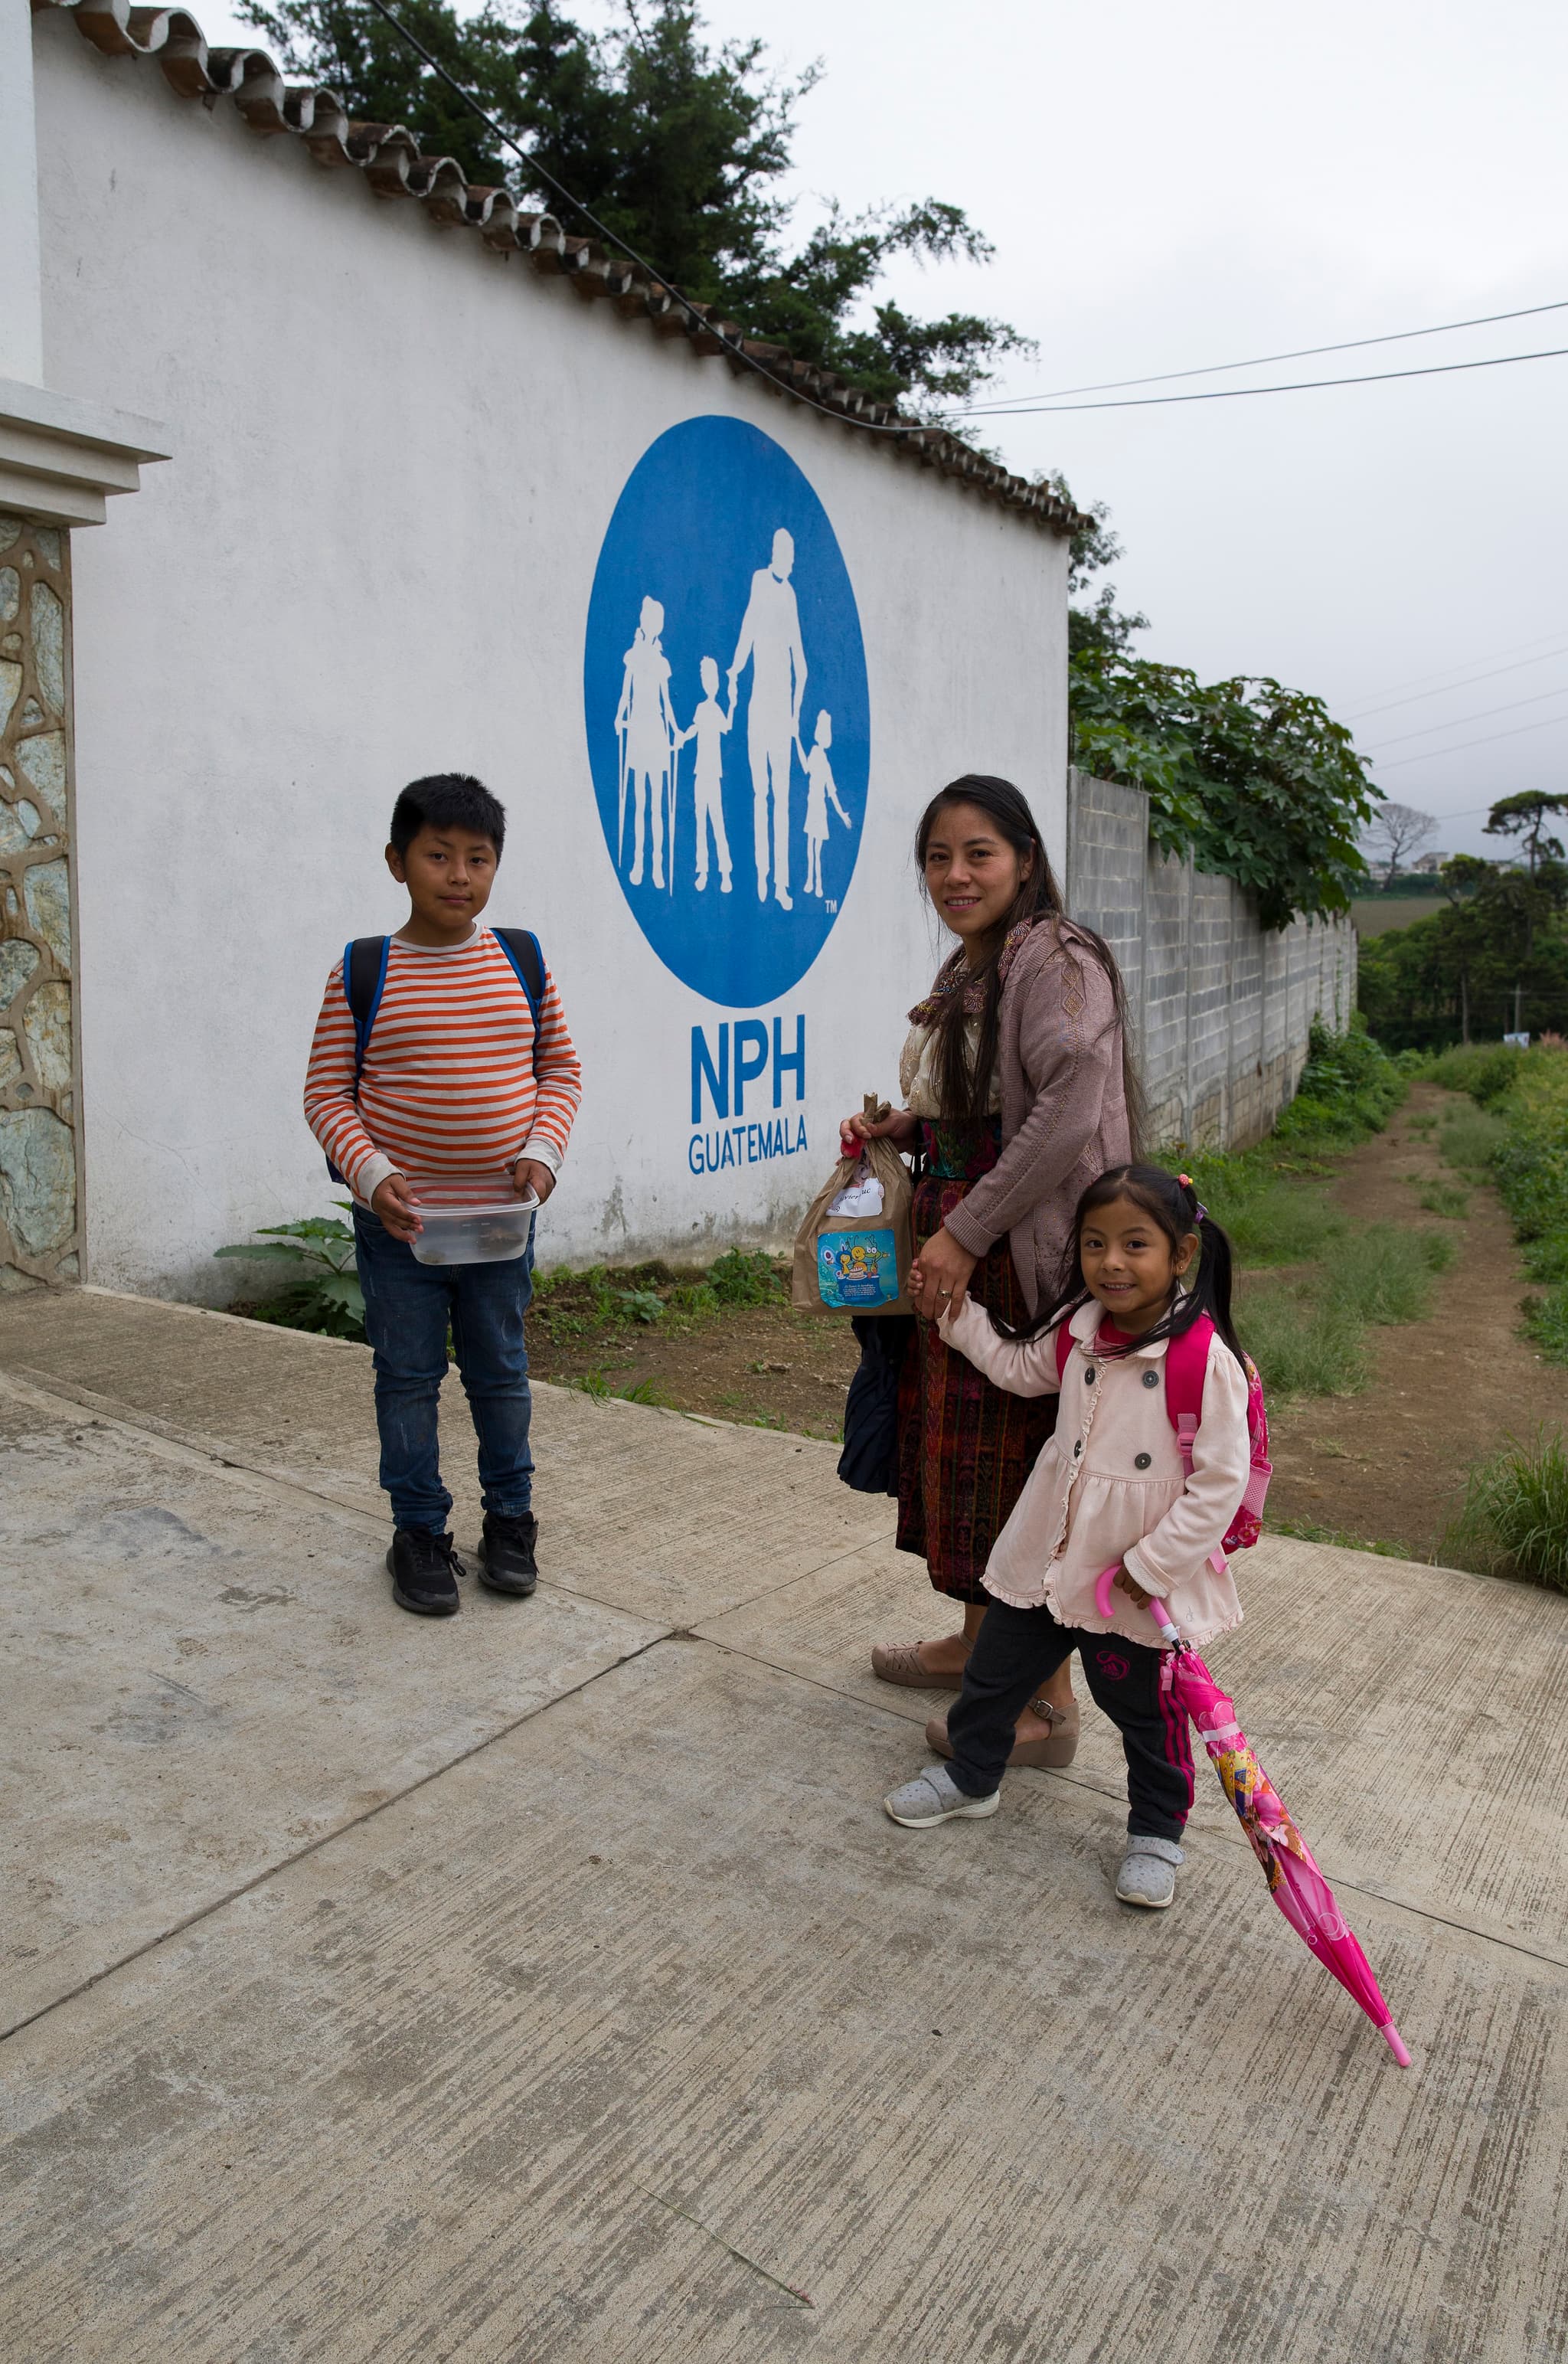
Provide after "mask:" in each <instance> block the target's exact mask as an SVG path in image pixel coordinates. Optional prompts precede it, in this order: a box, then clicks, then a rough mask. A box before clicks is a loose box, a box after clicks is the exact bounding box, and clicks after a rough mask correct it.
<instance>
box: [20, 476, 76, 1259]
mask: <svg viewBox="0 0 1568 2364" xmlns="http://www.w3.org/2000/svg"><path fill="white" fill-rule="evenodd" d="M70 566H71V552H70V541H69V538H68V537H67V535H66V534H64V533H63V532H61V530H59V529H58V528H56V527H53V526H39V525H32V524H29V523H28V522H27V521H26V520H25V519H19V518H15V517H6V516H4V515H0V1288H26V1287H27V1286H28V1283H29V1282H31V1281H38V1280H56V1279H72V1278H76V1277H79V1275H80V1272H81V1225H80V1209H79V1203H78V1192H77V1181H76V1177H77V1163H78V1161H77V1121H78V1108H79V1097H80V1096H79V1092H78V1087H77V1078H76V1072H75V1070H76V1062H75V1054H74V1031H75V1030H74V1027H73V1025H72V1005H71V983H72V974H73V962H72V920H71V867H70V853H69V846H70V791H69V780H70V769H71V766H70V714H71V686H70V651H71V575H70Z"/></svg>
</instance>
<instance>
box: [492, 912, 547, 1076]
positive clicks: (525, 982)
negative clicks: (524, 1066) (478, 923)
mask: <svg viewBox="0 0 1568 2364" xmlns="http://www.w3.org/2000/svg"><path fill="white" fill-rule="evenodd" d="M491 933H492V934H493V935H494V936H495V941H496V942H497V943H498V944H499V945H500V947H501V949H502V951H503V952H504V953H506V958H507V959H508V960H509V961H510V962H511V964H512V966H513V968H514V969H515V970H516V971H517V983H518V984H519V985H520V986H521V987H522V988H523V991H524V993H525V994H526V995H527V997H528V1015H529V1017H530V1018H531V1019H532V1020H533V1021H534V1039H533V1065H534V1074H535V1076H538V1074H539V1010H540V1009H541V1007H542V1005H543V1002H544V954H543V953H541V952H540V950H539V938H538V937H537V936H536V935H533V934H531V933H530V932H529V931H528V929H527V928H495V929H492V931H491Z"/></svg>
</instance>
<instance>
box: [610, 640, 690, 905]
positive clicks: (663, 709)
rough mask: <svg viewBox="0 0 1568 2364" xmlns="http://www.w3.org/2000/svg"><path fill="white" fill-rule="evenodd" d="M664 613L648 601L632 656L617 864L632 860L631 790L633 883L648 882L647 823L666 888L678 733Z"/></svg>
mask: <svg viewBox="0 0 1568 2364" xmlns="http://www.w3.org/2000/svg"><path fill="white" fill-rule="evenodd" d="M663 629H664V610H663V608H662V607H661V606H660V604H659V602H658V600H657V599H644V601H643V603H642V613H641V617H640V619H639V623H638V627H637V637H636V638H635V640H634V641H632V644H631V646H630V648H629V649H628V651H627V652H626V659H625V663H626V672H625V675H624V677H623V679H622V682H621V692H620V704H619V705H618V706H617V708H616V733H617V737H618V739H619V741H620V809H619V814H618V817H617V837H616V864H617V868H618V867H619V866H620V864H621V863H622V862H623V861H624V860H625V858H626V797H627V790H628V788H629V789H630V790H631V809H632V857H631V884H632V885H633V886H634V887H640V885H641V884H642V849H643V837H644V821H645V820H646V822H647V832H646V833H647V834H648V835H649V836H651V838H652V841H653V884H654V885H655V887H662V886H663V884H664V823H665V819H666V813H667V814H668V820H669V827H670V885H671V887H672V889H673V887H674V884H675V860H674V856H675V746H676V742H677V737H678V733H677V730H676V726H675V717H674V714H673V711H672V709H671V706H670V660H669V658H668V657H667V656H666V655H665V654H664V651H663V647H662V644H661V641H660V639H659V635H660V633H661V632H662V630H663Z"/></svg>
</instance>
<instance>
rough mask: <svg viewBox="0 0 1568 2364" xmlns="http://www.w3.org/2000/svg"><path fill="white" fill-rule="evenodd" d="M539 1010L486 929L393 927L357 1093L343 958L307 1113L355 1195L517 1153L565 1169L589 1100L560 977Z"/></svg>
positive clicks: (470, 1174)
mask: <svg viewBox="0 0 1568 2364" xmlns="http://www.w3.org/2000/svg"><path fill="white" fill-rule="evenodd" d="M533 1035H534V1029H533V1019H532V1016H531V1014H530V1012H529V1009H528V995H527V994H526V993H525V992H524V991H523V987H522V984H521V981H520V980H519V978H518V976H517V971H516V969H515V968H514V967H513V966H512V964H511V962H510V961H509V960H508V959H507V957H506V951H505V949H504V948H503V946H502V945H500V944H498V943H497V942H496V941H495V936H494V935H493V934H492V933H491V931H490V930H489V929H488V928H486V927H484V926H482V925H480V924H479V923H478V922H477V921H476V922H475V924H474V931H473V935H472V936H471V937H470V938H469V940H468V942H466V943H464V944H450V945H449V944H406V943H405V942H403V940H402V939H401V937H398V936H394V937H393V939H392V943H391V949H390V951H389V953H388V955H387V964H386V984H385V987H384V990H383V993H382V997H381V1006H380V1008H379V1009H377V1011H376V1013H375V1023H374V1025H373V1027H372V1029H371V1035H370V1041H369V1043H367V1045H366V1047H365V1064H364V1066H363V1068H362V1069H361V1075H360V1087H359V1096H358V1098H355V1093H354V1020H353V1014H352V1012H351V1011H350V1008H349V1005H348V1002H347V1000H346V999H345V998H344V994H343V964H342V962H341V961H340V960H339V962H338V963H337V965H335V967H334V968H333V971H332V974H331V976H329V977H328V980H327V992H326V997H325V998H324V999H323V1001H322V1004H321V1015H320V1017H319V1018H318V1019H317V1021H316V1039H315V1041H314V1042H313V1043H312V1044H311V1046H310V1066H309V1069H308V1071H307V1073H306V1079H305V1121H306V1124H308V1125H309V1127H310V1130H311V1132H313V1133H314V1134H315V1135H316V1138H317V1141H318V1142H319V1143H321V1146H322V1148H323V1149H324V1150H325V1151H326V1152H327V1154H328V1157H329V1158H330V1159H331V1161H332V1163H333V1165H335V1166H336V1167H337V1168H338V1171H339V1174H341V1175H342V1176H343V1178H344V1180H345V1181H346V1182H347V1183H348V1185H349V1188H350V1190H352V1192H353V1194H354V1196H355V1198H356V1199H360V1200H361V1201H362V1203H364V1204H365V1205H367V1206H368V1205H369V1203H370V1201H371V1199H372V1198H373V1195H374V1194H375V1192H376V1191H377V1190H379V1189H380V1188H381V1186H382V1184H383V1183H384V1181H385V1179H386V1177H387V1176H388V1175H389V1174H404V1175H406V1176H408V1177H409V1178H410V1180H412V1181H414V1182H415V1183H416V1184H417V1183H418V1182H419V1181H421V1180H423V1179H426V1178H428V1179H431V1180H440V1181H446V1182H456V1181H469V1182H480V1181H484V1180H485V1179H487V1178H488V1179H495V1177H497V1176H499V1175H500V1174H501V1173H502V1171H503V1169H504V1168H505V1167H506V1166H508V1165H512V1164H514V1163H515V1162H516V1160H517V1158H519V1157H534V1158H538V1160H539V1163H540V1165H548V1166H549V1167H550V1172H551V1173H552V1174H556V1173H559V1172H560V1170H561V1161H562V1157H563V1156H564V1155H565V1154H566V1143H567V1140H568V1138H569V1136H570V1134H571V1132H572V1121H573V1118H574V1117H575V1115H576V1113H577V1109H578V1104H579V1102H580V1101H581V1099H582V1097H583V1067H582V1062H581V1061H580V1060H579V1058H578V1056H577V1054H576V1052H575V1050H574V1049H573V1043H572V1037H571V1035H570V1034H569V1033H568V1032H567V1031H566V1015H565V1012H564V1010H563V1009H562V1006H561V996H560V994H559V993H558V992H557V990H556V985H555V979H554V978H553V977H552V976H550V971H549V969H548V968H547V969H546V970H545V973H544V994H543V997H542V998H541V1000H540V1003H539V1072H538V1076H537V1079H536V1076H535V1072H534V1057H533Z"/></svg>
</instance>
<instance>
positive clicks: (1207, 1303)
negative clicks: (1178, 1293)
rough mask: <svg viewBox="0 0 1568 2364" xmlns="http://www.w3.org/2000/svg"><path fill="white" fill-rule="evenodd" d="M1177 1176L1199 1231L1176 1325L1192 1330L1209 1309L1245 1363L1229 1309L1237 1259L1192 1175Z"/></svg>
mask: <svg viewBox="0 0 1568 2364" xmlns="http://www.w3.org/2000/svg"><path fill="white" fill-rule="evenodd" d="M1176 1179H1177V1182H1178V1183H1179V1185H1180V1187H1181V1189H1182V1192H1183V1195H1184V1198H1185V1199H1186V1200H1187V1202H1188V1214H1189V1217H1190V1220H1191V1223H1192V1227H1193V1229H1194V1231H1195V1232H1196V1233H1197V1235H1198V1268H1197V1274H1196V1277H1195V1279H1194V1281H1193V1283H1192V1285H1191V1287H1190V1288H1188V1290H1187V1292H1186V1303H1185V1306H1184V1309H1183V1312H1182V1315H1181V1316H1180V1317H1179V1318H1178V1320H1177V1321H1176V1322H1175V1324H1174V1328H1175V1330H1176V1331H1178V1332H1179V1331H1182V1330H1189V1329H1190V1328H1191V1327H1192V1325H1193V1323H1194V1322H1195V1321H1196V1320H1197V1319H1198V1317H1199V1315H1200V1314H1204V1313H1207V1316H1208V1318H1209V1320H1210V1321H1212V1322H1213V1324H1214V1326H1215V1328H1216V1329H1217V1330H1218V1333H1219V1334H1220V1336H1221V1337H1222V1338H1223V1339H1224V1341H1225V1344H1227V1345H1228V1346H1229V1349H1230V1352H1231V1353H1232V1354H1233V1355H1235V1357H1236V1360H1237V1361H1238V1362H1239V1363H1241V1364H1243V1365H1244V1364H1245V1362H1246V1359H1247V1358H1246V1356H1245V1355H1243V1353H1242V1352H1241V1342H1240V1339H1239V1338H1238V1337H1237V1335H1236V1324H1235V1321H1234V1320H1233V1319H1232V1317H1231V1311H1230V1288H1231V1277H1232V1273H1233V1270H1234V1259H1233V1257H1232V1255H1231V1253H1230V1241H1229V1236H1228V1234H1227V1233H1226V1232H1223V1231H1221V1229H1220V1227H1219V1225H1218V1223H1217V1222H1216V1221H1215V1220H1214V1217H1213V1216H1212V1215H1211V1214H1210V1213H1209V1211H1208V1209H1207V1207H1206V1206H1205V1205H1204V1203H1203V1200H1202V1199H1200V1198H1199V1197H1198V1194H1197V1192H1196V1190H1195V1188H1194V1187H1193V1183H1192V1180H1191V1177H1190V1176H1188V1175H1185V1174H1179V1175H1178V1176H1176Z"/></svg>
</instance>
